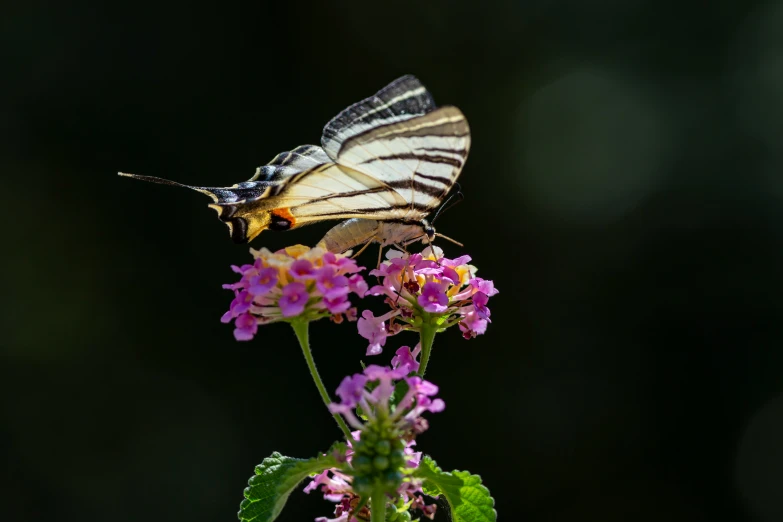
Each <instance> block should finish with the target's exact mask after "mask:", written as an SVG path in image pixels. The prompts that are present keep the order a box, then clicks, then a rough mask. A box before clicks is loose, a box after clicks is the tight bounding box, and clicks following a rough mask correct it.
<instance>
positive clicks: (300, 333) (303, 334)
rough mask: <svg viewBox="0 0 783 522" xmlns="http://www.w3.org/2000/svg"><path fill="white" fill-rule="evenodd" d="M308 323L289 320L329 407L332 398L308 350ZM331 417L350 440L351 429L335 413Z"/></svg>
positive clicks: (317, 386) (314, 379) (316, 383)
mask: <svg viewBox="0 0 783 522" xmlns="http://www.w3.org/2000/svg"><path fill="white" fill-rule="evenodd" d="M309 324H310V323H309V322H308V321H301V320H300V321H297V320H293V321H291V327H292V328H293V329H294V333H295V334H296V338H297V339H298V340H299V346H301V347H302V353H303V354H304V358H305V361H307V367H308V368H310V375H311V376H312V377H313V381H314V382H315V387H316V388H318V393H320V394H321V399H323V401H324V404H325V405H326V406H327V407H329V404H331V402H332V399H331V398H330V397H329V393H328V392H327V391H326V387H325V386H324V383H323V381H322V380H321V376H320V375H319V374H318V368H316V367H315V361H314V360H313V353H312V352H311V351H310V339H309ZM332 417H334V420H336V421H337V425H338V426H340V429H341V430H342V432H343V433H344V434H345V436H346V438H347V439H348V440H351V438H352V437H351V430H350V429H349V428H348V425H347V424H346V423H345V421H344V420H343V418H342V417H341V416H340V415H338V414H336V413H334V414H332Z"/></svg>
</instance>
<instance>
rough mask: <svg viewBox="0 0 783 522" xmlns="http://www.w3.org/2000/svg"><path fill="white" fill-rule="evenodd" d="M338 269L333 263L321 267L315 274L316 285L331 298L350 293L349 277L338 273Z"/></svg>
mask: <svg viewBox="0 0 783 522" xmlns="http://www.w3.org/2000/svg"><path fill="white" fill-rule="evenodd" d="M336 274H337V271H336V269H335V268H334V266H332V265H326V266H325V267H323V268H319V269H318V271H317V272H316V275H315V285H316V286H317V287H318V290H319V291H320V292H321V294H322V295H323V296H324V297H326V298H329V299H334V298H335V297H342V296H344V295H348V292H350V291H351V290H350V288H348V278H347V277H345V276H344V275H336Z"/></svg>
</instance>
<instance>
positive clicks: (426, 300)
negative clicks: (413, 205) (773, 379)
mask: <svg viewBox="0 0 783 522" xmlns="http://www.w3.org/2000/svg"><path fill="white" fill-rule="evenodd" d="M442 254H443V253H442V251H440V249H438V248H437V247H436V248H435V249H434V251H433V249H432V248H430V247H427V248H426V249H424V251H423V252H422V253H421V254H407V253H402V252H399V251H396V250H390V251H389V252H388V253H387V258H388V260H387V261H385V262H383V263H382V264H381V265H380V266H379V267H378V268H377V269H375V270H372V271H371V272H370V275H375V276H378V277H380V278H381V284H379V285H376V286H373V287H372V288H370V289H369V290H368V291H367V295H381V296H384V297H385V298H386V299H385V300H386V303H388V304H389V305H390V306H391V311H390V312H388V313H386V314H384V315H381V316H379V317H375V316H374V315H373V313H372V312H371V311H369V310H365V311H364V312H363V313H362V317H361V318H360V319H359V322H358V328H359V334H360V335H361V336H362V337H364V338H365V339H367V340H368V341H370V344H369V346H368V348H367V355H376V354H379V353H381V351H382V347H383V345H384V344H385V343H386V337H387V336H389V335H394V334H396V333H398V332H400V331H402V330H406V329H407V330H410V329H413V330H418V329H420V328H421V325H422V324H425V323H426V324H429V325H431V326H433V327H435V328H437V329H438V330H443V329H445V328H448V327H449V326H453V325H454V324H458V325H459V327H460V330H462V334H463V336H464V337H465V338H466V339H470V338H471V337H475V336H476V335H480V334H483V333H484V332H485V331H486V329H487V323H489V322H490V319H489V316H490V311H489V308H487V302H488V301H489V298H490V297H491V296H493V295H495V294H497V293H498V291H497V289H495V285H494V284H493V283H492V281H489V280H486V279H482V278H480V277H476V275H475V274H476V268H475V267H474V266H472V265H469V264H468V263H469V262H470V256H461V257H458V258H456V259H448V258H445V257H443V255H442ZM387 321H388V322H387Z"/></svg>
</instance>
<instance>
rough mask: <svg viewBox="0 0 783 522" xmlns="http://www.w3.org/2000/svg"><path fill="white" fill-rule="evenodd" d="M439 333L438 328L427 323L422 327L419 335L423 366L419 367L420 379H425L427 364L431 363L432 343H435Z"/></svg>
mask: <svg viewBox="0 0 783 522" xmlns="http://www.w3.org/2000/svg"><path fill="white" fill-rule="evenodd" d="M437 331H438V327H437V326H433V325H431V324H428V323H427V322H425V323H423V324H422V325H421V333H420V335H419V340H420V342H421V364H420V365H419V374H418V375H419V377H424V372H426V371H427V363H429V362H430V352H431V351H432V343H434V342H435V333H437Z"/></svg>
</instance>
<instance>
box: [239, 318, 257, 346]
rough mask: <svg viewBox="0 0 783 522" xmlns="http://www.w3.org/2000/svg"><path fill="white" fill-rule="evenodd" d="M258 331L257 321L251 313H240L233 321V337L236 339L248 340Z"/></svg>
mask: <svg viewBox="0 0 783 522" xmlns="http://www.w3.org/2000/svg"><path fill="white" fill-rule="evenodd" d="M257 331H258V321H257V320H256V318H255V317H254V316H253V315H252V314H242V315H240V316H239V317H237V319H236V321H234V337H235V338H236V340H237V341H249V340H250V339H252V338H253V336H254V335H256V332H257Z"/></svg>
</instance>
